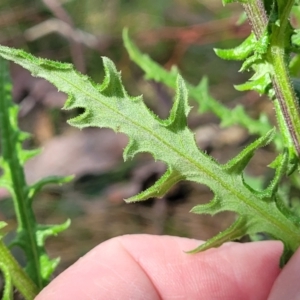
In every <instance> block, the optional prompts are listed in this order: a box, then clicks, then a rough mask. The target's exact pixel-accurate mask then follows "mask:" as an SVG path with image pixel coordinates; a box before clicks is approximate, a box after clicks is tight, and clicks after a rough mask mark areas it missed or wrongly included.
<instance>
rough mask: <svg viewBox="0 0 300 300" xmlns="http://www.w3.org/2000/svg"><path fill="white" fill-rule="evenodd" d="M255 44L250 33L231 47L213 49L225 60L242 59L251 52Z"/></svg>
mask: <svg viewBox="0 0 300 300" xmlns="http://www.w3.org/2000/svg"><path fill="white" fill-rule="evenodd" d="M255 44H256V38H255V35H254V34H253V33H251V34H250V35H249V36H248V37H247V39H245V40H244V41H243V42H242V44H240V45H239V46H237V47H235V48H233V49H214V51H215V53H216V54H217V55H218V56H219V57H220V58H222V59H225V60H244V59H246V58H247V57H248V56H249V55H250V54H251V53H253V51H254V49H255Z"/></svg>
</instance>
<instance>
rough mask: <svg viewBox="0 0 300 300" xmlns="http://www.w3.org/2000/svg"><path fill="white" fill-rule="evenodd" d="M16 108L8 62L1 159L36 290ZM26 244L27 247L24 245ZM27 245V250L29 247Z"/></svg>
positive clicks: (3, 78)
mask: <svg viewBox="0 0 300 300" xmlns="http://www.w3.org/2000/svg"><path fill="white" fill-rule="evenodd" d="M17 113H18V110H17V107H16V106H15V105H14V104H13V103H12V101H11V86H10V78H9V74H8V66H7V62H6V61H4V60H2V59H1V61H0V133H1V134H0V139H1V140H0V141H1V146H2V157H3V162H4V163H5V164H4V165H3V168H4V176H7V180H9V181H10V182H11V183H12V185H13V189H12V188H11V187H9V190H10V193H11V196H12V199H13V202H14V210H15V213H16V217H17V221H18V228H17V232H18V234H19V236H22V238H23V240H20V238H19V239H18V236H17V242H19V243H23V244H22V246H23V248H22V249H23V250H24V252H25V254H26V258H27V261H28V262H30V273H29V274H30V276H31V278H32V279H33V281H34V282H35V283H36V284H37V286H38V287H39V288H40V289H41V288H43V280H42V277H41V266H40V261H39V256H38V253H39V245H38V244H37V240H36V238H35V229H36V228H35V224H36V222H35V216H34V213H33V211H32V208H31V203H30V199H29V197H28V186H27V184H26V180H25V175H24V170H23V167H22V163H21V159H22V158H21V157H20V156H21V150H20V149H19V148H20V143H21V141H20V139H21V133H20V130H19V129H18V128H17V124H16V122H17ZM24 240H26V243H27V245H25V243H24ZM28 245H29V246H28Z"/></svg>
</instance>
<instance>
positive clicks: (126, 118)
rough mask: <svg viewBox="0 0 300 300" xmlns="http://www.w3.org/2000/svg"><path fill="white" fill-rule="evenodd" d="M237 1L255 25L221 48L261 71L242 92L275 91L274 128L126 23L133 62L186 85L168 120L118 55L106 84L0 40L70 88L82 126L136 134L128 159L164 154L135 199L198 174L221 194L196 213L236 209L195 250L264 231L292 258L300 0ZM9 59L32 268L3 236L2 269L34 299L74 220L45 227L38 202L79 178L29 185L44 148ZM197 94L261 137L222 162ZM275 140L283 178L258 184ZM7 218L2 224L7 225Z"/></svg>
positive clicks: (11, 115) (1, 88)
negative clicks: (199, 115) (125, 76)
mask: <svg viewBox="0 0 300 300" xmlns="http://www.w3.org/2000/svg"><path fill="white" fill-rule="evenodd" d="M231 2H239V3H240V4H241V5H242V6H243V8H244V11H245V15H246V17H247V18H248V21H249V23H250V24H251V27H252V32H251V34H250V35H249V37H248V38H246V39H245V41H243V42H242V44H240V45H239V46H237V47H236V48H234V49H229V50H223V49H222V50H221V49H215V52H216V54H217V55H218V56H219V57H221V58H223V59H227V60H239V61H241V62H242V63H241V71H251V72H252V74H253V75H252V77H251V78H250V79H249V80H248V81H247V82H246V83H244V84H241V85H238V86H236V89H238V90H240V91H246V90H254V91H256V92H258V93H259V94H266V95H268V96H269V98H270V100H271V101H272V102H273V104H274V108H275V111H276V117H277V121H278V129H274V128H272V126H271V125H270V123H269V122H268V120H267V118H266V116H265V115H261V116H260V118H258V119H252V118H251V117H250V116H249V115H247V113H246V112H245V110H244V109H243V108H242V107H241V106H237V107H236V108H234V109H232V110H229V109H228V108H226V107H225V106H223V105H222V104H221V103H219V102H218V101H217V100H215V99H214V98H213V97H212V96H211V95H209V91H208V83H207V79H206V78H203V79H202V80H201V81H200V83H199V84H198V85H197V86H193V85H191V84H189V83H186V82H185V81H184V80H183V78H182V77H181V75H180V74H179V71H178V70H177V69H176V68H173V69H172V70H171V71H167V70H165V69H163V68H162V67H161V66H160V65H158V64H157V63H155V62H154V61H152V60H151V58H149V57H148V56H146V55H143V54H142V53H140V51H139V50H138V49H137V48H136V46H135V45H134V44H133V43H132V42H131V40H130V39H129V36H128V33H127V31H126V30H125V31H124V34H123V39H124V43H125V46H126V49H127V51H128V53H129V55H130V57H131V59H132V60H133V61H135V62H136V63H137V64H138V65H139V66H140V67H141V68H142V69H143V71H144V72H145V75H146V77H147V78H148V79H152V80H155V81H157V82H161V83H164V84H166V85H168V86H170V87H172V88H174V89H175V91H176V96H175V99H174V104H173V107H172V109H171V111H170V114H169V117H168V118H167V119H164V120H162V119H160V118H159V117H157V116H156V115H155V114H154V113H152V112H151V111H150V110H149V109H148V108H147V107H146V105H145V104H144V102H143V98H142V97H131V96H129V95H128V93H127V92H126V90H125V88H124V86H123V84H122V81H121V76H120V73H119V72H118V71H117V70H116V67H115V65H114V64H113V62H112V61H110V60H109V59H108V58H105V57H104V58H103V65H104V70H105V78H104V81H103V82H102V84H96V83H94V82H93V81H92V80H91V79H90V78H88V77H87V76H84V75H82V74H80V73H78V72H77V71H76V70H74V68H73V66H72V65H70V64H65V63H59V62H54V61H50V60H47V59H42V58H37V57H34V56H33V55H30V54H28V53H26V52H24V51H22V50H17V49H12V48H8V47H4V46H0V56H1V57H2V58H4V59H5V60H11V61H13V62H15V63H17V64H19V65H21V66H23V67H24V68H25V69H28V70H29V71H30V72H31V73H32V75H33V76H37V77H42V78H45V79H46V80H48V81H49V82H51V83H52V84H54V85H55V86H56V87H57V88H58V89H59V90H61V91H63V92H65V93H66V94H68V96H69V98H68V100H67V102H66V104H65V106H64V109H66V110H70V109H74V108H83V109H84V112H83V113H81V114H79V115H78V116H77V117H75V118H72V119H70V120H69V124H70V125H72V126H76V127H78V128H85V127H89V126H93V127H95V126H96V127H101V128H102V127H106V128H111V129H113V130H114V131H115V132H122V133H125V134H126V135H127V136H128V137H129V143H128V145H127V147H126V149H125V150H124V159H125V160H126V159H129V158H132V157H134V156H135V155H136V154H137V153H140V152H149V153H151V154H152V155H153V157H154V158H155V160H160V161H162V162H164V163H165V164H166V166H167V171H166V172H165V174H164V175H163V176H162V177H161V178H160V179H159V180H158V181H157V182H156V183H155V184H154V185H153V186H152V187H150V188H148V189H147V190H146V191H143V192H142V193H140V194H138V195H136V196H133V197H131V198H129V199H126V200H125V201H126V202H128V203H130V202H135V201H143V200H146V199H148V198H150V197H161V196H163V195H164V194H165V193H166V192H168V190H169V189H170V188H171V187H172V186H173V185H174V184H176V183H177V182H179V181H181V180H189V181H194V182H198V183H201V184H205V185H207V186H208V187H209V188H210V189H211V190H212V191H213V193H214V198H213V200H212V201H210V202H209V203H208V204H201V205H197V206H196V207H194V208H192V212H193V213H197V214H210V215H214V214H216V213H219V212H222V211H232V212H235V213H236V216H237V217H236V220H235V222H234V223H233V224H232V225H231V226H230V227H229V228H227V229H226V230H225V231H223V232H221V233H219V234H217V235H216V236H214V237H213V238H211V239H209V240H208V241H207V242H206V243H204V244H202V245H201V246H199V247H198V248H196V249H194V250H192V251H191V252H192V253H196V252H199V251H204V250H206V249H209V248H211V247H218V246H220V245H222V244H223V243H224V242H227V241H231V240H235V239H239V238H241V237H243V236H245V235H250V236H251V237H255V236H256V235H257V233H264V234H265V235H267V236H268V237H270V238H273V239H277V240H281V241H282V242H283V244H284V252H283V254H282V257H281V262H280V263H281V265H284V264H285V263H286V262H287V261H288V259H289V258H290V257H291V255H292V254H293V253H294V252H295V251H296V249H297V248H298V247H299V245H300V215H299V213H298V210H297V205H296V204H295V205H293V203H294V202H293V201H291V199H286V198H287V197H284V196H283V195H282V193H280V186H281V180H282V178H283V177H290V179H291V180H290V181H291V185H293V182H295V181H296V180H295V179H297V178H299V155H300V110H299V99H298V95H299V94H300V88H299V86H300V83H299V79H297V78H295V77H296V76H297V74H298V72H299V70H298V66H299V64H300V56H299V53H300V31H299V30H297V29H295V28H293V26H292V24H291V22H290V18H291V16H293V18H294V19H295V20H297V19H299V18H300V6H298V5H299V1H298V0H264V1H263V0H237V1H234V0H223V3H224V4H228V3H231ZM5 60H1V62H0V81H1V82H0V130H1V148H2V157H1V160H0V166H1V168H2V170H3V175H2V177H1V179H0V185H1V186H2V187H5V188H7V189H8V190H9V191H10V193H11V195H12V199H13V201H14V205H15V211H16V217H17V221H18V228H17V232H16V238H15V240H14V242H13V244H12V245H11V246H14V245H18V246H19V247H21V248H22V249H23V250H24V253H25V255H26V258H27V265H26V267H25V269H24V270H23V269H22V268H21V267H20V266H19V265H18V264H17V263H16V261H15V260H14V258H13V257H12V255H11V254H10V252H9V250H8V248H7V246H6V245H5V244H4V243H3V241H0V268H1V271H2V273H3V275H4V277H5V281H6V285H5V289H4V296H3V297H4V299H11V297H12V289H13V287H15V288H17V289H18V290H19V291H20V292H21V293H22V295H23V296H24V298H25V299H33V298H34V296H35V295H36V293H37V292H38V291H39V290H40V289H42V288H43V287H44V286H45V285H46V284H47V283H48V281H49V278H50V276H51V274H52V272H53V271H54V269H55V266H56V265H57V263H58V260H50V258H49V257H48V256H47V254H46V251H45V248H44V241H45V239H46V238H47V237H48V236H50V235H55V234H57V233H58V232H60V231H62V230H64V229H65V228H66V227H67V226H68V224H69V222H68V221H67V222H66V223H65V224H63V225H54V226H50V225H41V224H37V222H36V220H35V216H34V213H33V211H32V209H31V203H32V200H33V197H34V195H35V194H36V193H37V192H38V191H39V190H40V189H41V188H42V187H43V186H44V185H45V184H47V183H53V182H55V183H62V182H66V181H68V180H70V178H56V177H52V178H47V179H43V180H41V181H40V182H38V183H36V184H34V185H32V186H29V185H27V184H26V181H25V179H24V178H25V177H24V171H23V165H24V163H25V162H26V160H27V159H29V158H30V157H32V156H33V155H35V154H36V152H28V151H25V150H23V149H22V142H23V141H24V139H26V138H27V137H28V136H27V134H25V133H23V132H21V131H20V130H19V129H18V127H17V113H18V109H17V107H16V106H15V105H14V104H12V102H11V97H10V85H9V78H8V75H7V73H8V72H7V67H6V63H5ZM199 63H201V62H199ZM188 96H190V97H191V98H193V99H194V100H195V101H196V102H197V103H198V105H199V111H200V112H204V111H211V112H213V113H214V114H215V115H217V116H218V117H219V118H220V120H221V126H230V125H233V124H239V125H240V126H243V127H245V128H246V129H247V130H248V131H249V133H250V134H255V135H258V136H260V137H259V138H258V139H257V140H255V141H254V142H253V143H251V144H250V145H248V146H247V147H246V148H245V149H244V150H243V151H241V152H240V153H239V154H238V155H237V156H236V157H234V158H233V159H231V160H230V161H228V162H227V163H225V164H220V163H218V162H216V161H215V160H214V159H213V158H212V157H210V156H209V155H207V154H205V153H204V152H203V151H201V149H199V148H198V147H197V145H196V143H195V138H194V134H193V133H192V132H191V130H190V129H189V128H188V127H187V117H188V114H189V111H190V106H189V104H188ZM271 142H273V143H274V144H275V146H276V149H277V150H278V156H277V158H276V159H275V160H274V161H273V162H272V163H271V164H270V165H269V167H270V168H273V169H274V170H275V171H274V178H273V179H272V180H271V181H270V182H269V184H268V186H267V187H266V188H265V189H263V190H255V189H254V187H251V186H250V184H249V183H247V180H246V179H245V178H244V177H243V170H244V169H245V167H246V166H247V164H248V162H249V160H250V159H251V157H252V156H253V154H254V153H255V151H256V150H257V149H258V148H259V147H263V146H265V145H267V144H269V143H271ZM4 225H5V224H4V223H3V222H1V223H0V227H4ZM2 237H3V236H1V235H0V238H2Z"/></svg>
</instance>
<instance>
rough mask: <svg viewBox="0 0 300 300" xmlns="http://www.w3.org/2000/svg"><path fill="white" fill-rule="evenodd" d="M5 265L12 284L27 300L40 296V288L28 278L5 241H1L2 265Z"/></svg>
mask: <svg viewBox="0 0 300 300" xmlns="http://www.w3.org/2000/svg"><path fill="white" fill-rule="evenodd" d="M2 264H3V265H4V266H5V267H6V269H7V270H9V273H10V276H11V279H12V283H13V285H14V286H15V287H16V288H17V289H18V291H19V292H20V293H21V294H22V295H23V297H24V298H25V299H26V300H32V299H34V297H35V296H36V295H37V294H38V288H37V286H36V285H35V284H34V283H33V281H32V280H31V279H30V278H29V277H28V276H27V274H26V273H25V272H24V270H23V269H22V268H21V267H20V265H19V264H18V262H17V261H16V260H15V258H14V257H13V256H12V254H11V253H10V251H9V250H8V249H7V247H6V245H5V244H4V243H3V241H1V240H0V265H2Z"/></svg>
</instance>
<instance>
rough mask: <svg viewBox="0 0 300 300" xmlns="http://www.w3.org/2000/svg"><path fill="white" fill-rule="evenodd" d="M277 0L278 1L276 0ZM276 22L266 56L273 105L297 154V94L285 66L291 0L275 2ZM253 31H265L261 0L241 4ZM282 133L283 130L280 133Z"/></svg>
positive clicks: (299, 141) (299, 136)
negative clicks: (276, 10) (277, 19)
mask: <svg viewBox="0 0 300 300" xmlns="http://www.w3.org/2000/svg"><path fill="white" fill-rule="evenodd" d="M279 2H280V1H279ZM278 5H279V12H280V14H279V15H280V16H279V17H280V25H278V24H273V25H272V27H271V29H272V35H271V40H270V45H269V49H268V53H267V58H268V60H269V63H270V66H271V79H272V84H273V87H274V91H275V96H276V98H277V99H278V104H279V105H277V106H276V107H277V109H280V111H281V112H280V113H278V112H277V115H280V114H282V115H283V116H284V120H285V126H286V128H287V129H288V133H289V136H288V137H286V140H288V141H289V145H286V146H287V148H289V151H290V152H292V153H295V152H296V154H297V156H298V157H300V131H299V130H298V129H299V128H300V110H299V104H298V101H297V97H296V94H295V91H294V87H293V83H292V81H291V78H290V75H289V69H288V65H287V62H286V61H287V60H286V58H287V57H286V55H287V54H286V48H287V45H286V41H287V39H286V32H287V30H288V26H289V15H290V11H291V9H292V7H293V5H294V0H285V1H284V2H280V3H279V4H278ZM244 8H245V11H246V13H247V15H248V18H249V21H250V24H251V26H252V29H253V32H254V34H255V36H256V38H257V39H260V38H261V36H262V34H263V33H264V32H265V31H266V30H267V27H268V17H267V14H266V11H265V9H264V5H263V1H261V0H253V1H251V2H250V3H248V4H244ZM283 134H284V133H283Z"/></svg>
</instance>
